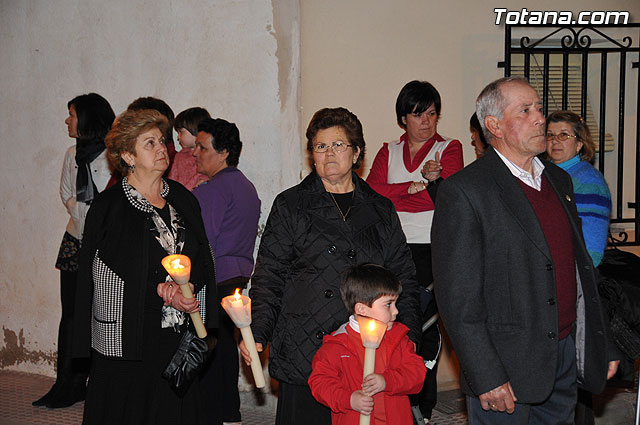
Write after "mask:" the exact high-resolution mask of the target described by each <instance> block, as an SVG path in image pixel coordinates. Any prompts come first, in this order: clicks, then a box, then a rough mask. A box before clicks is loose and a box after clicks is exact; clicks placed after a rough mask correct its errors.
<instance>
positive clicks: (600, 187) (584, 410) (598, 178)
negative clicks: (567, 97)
mask: <svg viewBox="0 0 640 425" xmlns="http://www.w3.org/2000/svg"><path fill="white" fill-rule="evenodd" d="M595 150H596V149H595V143H594V142H593V139H592V138H591V133H590V132H589V127H587V123H586V122H585V121H584V120H583V119H582V118H580V116H578V115H577V114H575V113H573V112H570V111H556V112H552V113H551V114H550V115H549V116H548V117H547V155H548V156H549V159H551V161H552V162H553V163H554V164H556V165H557V166H558V167H560V168H562V169H563V170H565V171H566V172H567V173H569V175H570V176H571V180H572V181H573V191H574V193H575V197H576V206H577V207H578V215H579V216H580V218H581V219H582V233H583V234H584V241H585V243H586V245H587V251H588V252H589V255H590V256H591V260H593V264H594V266H596V267H597V266H598V264H600V261H602V256H603V254H604V249H605V247H606V245H607V235H608V232H609V214H610V213H611V194H610V193H609V187H608V186H607V182H606V181H605V180H604V177H603V176H602V174H601V173H600V171H598V170H596V169H595V168H593V166H592V165H591V162H592V161H593V156H594V154H595ZM593 423H594V415H593V403H592V398H591V394H590V393H589V392H587V391H583V390H580V389H579V390H578V404H577V405H576V414H575V424H576V425H590V424H593Z"/></svg>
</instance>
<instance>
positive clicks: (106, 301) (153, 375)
mask: <svg viewBox="0 0 640 425" xmlns="http://www.w3.org/2000/svg"><path fill="white" fill-rule="evenodd" d="M167 125H168V124H167V120H166V118H164V117H163V116H162V115H161V114H160V113H158V112H156V111H151V110H141V111H127V112H125V113H123V114H122V115H120V116H119V117H118V118H117V119H116V122H115V124H114V126H113V129H112V130H111V131H110V132H109V134H108V135H107V138H106V144H107V154H108V157H109V161H110V162H111V164H112V166H114V167H115V168H116V169H117V170H119V171H120V172H121V173H122V174H123V175H124V176H125V177H124V178H123V179H122V180H121V181H120V182H118V183H117V184H116V185H115V186H112V187H111V188H109V189H107V190H105V191H104V192H103V193H101V194H100V195H99V196H97V197H96V199H95V200H94V202H93V204H92V206H91V209H90V210H89V213H88V215H87V221H86V227H85V234H84V238H83V241H82V249H81V253H80V270H79V279H78V290H77V294H76V318H75V328H74V330H75V341H74V343H75V344H74V354H75V355H76V356H80V357H87V356H89V354H90V353H91V355H92V360H91V371H90V374H89V386H88V388H87V397H86V402H85V410H84V420H83V423H84V424H105V425H106V424H136V425H138V424H189V425H191V424H204V423H206V418H205V417H204V415H203V414H202V399H201V397H200V393H199V386H198V385H197V384H196V385H191V387H190V388H189V390H188V392H187V393H186V395H184V397H179V396H178V395H176V394H175V393H174V392H173V391H172V390H171V388H170V387H169V384H168V383H167V382H166V381H164V380H163V378H162V377H161V375H162V372H163V371H164V369H165V368H166V366H167V364H168V363H169V361H170V360H171V357H172V356H173V354H174V353H175V351H176V349H177V347H178V344H179V342H180V339H181V337H182V333H183V332H184V331H185V329H186V328H187V326H189V320H188V315H187V314H186V313H190V312H193V311H197V310H200V312H201V314H202V316H203V319H204V321H205V325H206V327H207V328H215V327H217V320H218V319H217V317H218V314H217V296H216V285H215V268H214V263H213V258H212V256H211V251H210V248H209V244H208V241H207V236H206V234H205V231H204V225H203V223H202V218H201V214H200V207H199V205H198V201H197V200H196V198H195V197H194V196H193V195H192V194H191V192H189V191H188V190H187V189H185V188H184V187H183V186H182V185H180V184H178V183H176V182H174V181H171V180H164V179H163V178H162V175H163V173H164V172H165V171H166V169H167V167H168V166H169V156H168V154H167V148H166V145H165V139H164V136H163V134H164V133H165V130H166V128H167ZM179 253H181V254H184V255H187V256H188V257H189V258H190V259H191V264H192V268H191V279H190V282H191V283H190V285H192V289H193V293H194V294H195V297H196V298H194V299H187V298H184V297H183V296H182V294H181V292H180V291H179V288H178V285H176V284H173V283H172V281H171V280H170V278H169V277H168V276H167V273H166V271H165V270H164V268H163V267H162V265H161V260H162V258H163V257H164V256H166V255H168V254H179Z"/></svg>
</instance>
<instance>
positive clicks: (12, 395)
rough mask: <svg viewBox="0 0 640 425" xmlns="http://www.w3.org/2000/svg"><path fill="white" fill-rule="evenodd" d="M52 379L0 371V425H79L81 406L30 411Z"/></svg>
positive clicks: (264, 415) (248, 424)
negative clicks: (34, 401) (32, 403)
mask: <svg viewBox="0 0 640 425" xmlns="http://www.w3.org/2000/svg"><path fill="white" fill-rule="evenodd" d="M51 385H53V378H49V377H46V376H42V375H33V374H29V373H22V372H12V371H0V425H27V424H28V425H53V424H55V425H79V424H80V423H82V409H83V407H84V403H76V404H75V405H74V406H73V407H68V408H66V409H55V410H52V409H47V408H46V407H33V406H31V402H32V401H33V400H35V399H37V398H38V397H40V396H42V395H43V394H45V393H46V392H47V391H48V390H49V388H51ZM242 419H243V421H242V423H243V425H271V424H273V423H274V420H275V414H274V413H273V412H270V411H268V410H265V409H250V408H246V407H245V408H243V409H242ZM432 423H435V424H438V425H453V424H464V423H466V416H465V415H464V414H463V413H459V414H453V415H446V414H443V413H440V412H438V411H436V412H434V416H433V418H432Z"/></svg>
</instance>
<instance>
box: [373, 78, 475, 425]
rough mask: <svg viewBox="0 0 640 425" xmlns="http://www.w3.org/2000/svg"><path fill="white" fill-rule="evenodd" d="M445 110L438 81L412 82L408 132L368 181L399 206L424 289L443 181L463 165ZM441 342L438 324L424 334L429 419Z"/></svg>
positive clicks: (387, 148) (423, 402) (426, 307)
mask: <svg viewBox="0 0 640 425" xmlns="http://www.w3.org/2000/svg"><path fill="white" fill-rule="evenodd" d="M440 108H441V100H440V93H438V90H436V88H435V87H434V86H433V85H431V84H430V83H428V82H426V81H417V80H414V81H411V82H409V83H407V84H406V85H405V86H404V87H403V88H402V90H400V93H399V94H398V98H397V100H396V120H397V123H398V125H399V126H400V127H401V128H403V129H404V130H405V133H404V134H403V135H402V136H400V139H399V140H398V141H395V142H391V143H385V144H384V145H383V146H382V148H381V149H380V150H379V151H378V154H377V155H376V158H375V159H374V160H373V165H372V166H371V171H370V172H369V176H368V177H367V183H369V184H370V185H371V187H372V188H373V189H374V190H375V191H376V192H378V193H380V194H381V195H383V196H386V197H387V198H389V199H390V200H391V201H392V202H393V204H394V206H395V207H396V210H398V216H399V217H400V222H401V223H402V230H403V231H404V233H405V235H406V237H407V242H408V244H409V248H410V249H411V254H412V256H413V261H414V263H415V266H416V280H417V281H418V284H419V285H420V286H421V287H422V288H428V287H429V285H431V283H432V281H433V273H432V271H431V221H432V219H433V212H434V209H435V203H434V199H435V190H436V188H437V184H438V182H439V181H441V180H442V179H445V178H447V177H449V176H450V175H452V174H453V173H455V172H456V171H458V170H460V169H462V166H463V162H462V145H461V144H460V141H458V140H455V139H450V138H445V137H442V136H441V135H440V134H438V121H439V120H440ZM422 294H423V296H422V310H423V321H425V322H426V321H427V320H428V319H429V318H430V317H432V316H433V315H434V314H435V313H437V308H436V305H435V301H432V299H433V297H432V296H430V295H431V293H430V292H426V291H424V292H422ZM430 300H431V301H430ZM440 342H441V341H440V333H439V330H438V327H437V324H434V325H432V326H431V327H430V328H428V329H427V330H426V331H425V332H424V334H423V336H422V343H421V344H420V352H419V353H418V354H420V355H421V356H422V357H423V358H424V359H425V361H427V362H429V363H428V365H429V370H428V371H427V377H426V379H425V384H424V387H423V389H422V390H421V391H420V394H419V395H417V396H415V397H412V405H414V406H415V405H419V407H420V410H421V412H422V415H423V416H424V418H425V419H427V420H428V419H429V418H430V417H431V411H432V410H433V407H434V406H435V404H436V394H437V388H436V384H437V383H436V368H437V363H436V362H437V359H438V356H439V353H440V346H441V344H440ZM427 423H428V422H427Z"/></svg>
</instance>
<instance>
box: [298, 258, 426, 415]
mask: <svg viewBox="0 0 640 425" xmlns="http://www.w3.org/2000/svg"><path fill="white" fill-rule="evenodd" d="M401 291H402V286H401V284H400V282H399V281H398V280H397V279H396V277H395V276H394V275H393V273H391V272H390V271H388V270H387V269H385V268H384V267H381V266H378V265H375V264H363V265H360V266H355V267H352V268H350V269H348V270H347V271H346V272H345V273H344V274H343V276H342V281H341V283H340V294H341V295H342V300H343V302H344V304H345V306H346V308H347V310H348V311H349V312H350V313H351V317H350V318H349V322H347V323H345V324H343V325H342V326H340V328H338V330H336V331H335V332H333V333H332V334H331V335H326V336H325V337H324V340H323V345H322V347H321V348H320V350H318V352H317V353H316V355H315V357H314V359H313V371H312V372H311V376H310V377H309V386H310V387H311V392H312V393H313V396H314V397H315V398H316V400H318V401H319V402H320V403H322V404H324V405H326V406H328V407H329V408H331V419H332V423H333V425H357V424H358V423H359V420H360V414H361V413H362V414H365V415H371V425H381V424H388V425H395V424H397V425H406V424H412V423H413V417H412V413H411V406H410V404H409V397H408V395H409V394H414V393H417V392H419V391H420V389H421V388H422V384H423V383H424V376H425V373H426V367H425V365H424V362H423V360H422V358H421V357H420V356H418V355H417V354H416V353H415V346H414V345H413V343H412V342H411V341H409V338H408V337H407V332H408V328H407V327H406V326H404V325H403V324H402V323H394V321H395V319H396V315H397V314H398V309H397V308H396V300H397V299H398V295H399V294H400V292H401ZM356 316H363V317H371V318H374V319H377V320H379V321H381V322H384V323H387V332H386V334H385V335H384V337H383V339H382V342H381V343H380V347H379V348H378V349H377V351H376V364H375V369H374V373H372V374H370V375H368V376H366V377H365V378H364V380H363V379H362V373H363V368H364V347H363V345H362V340H361V339H360V329H359V326H358V321H357V318H356Z"/></svg>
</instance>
